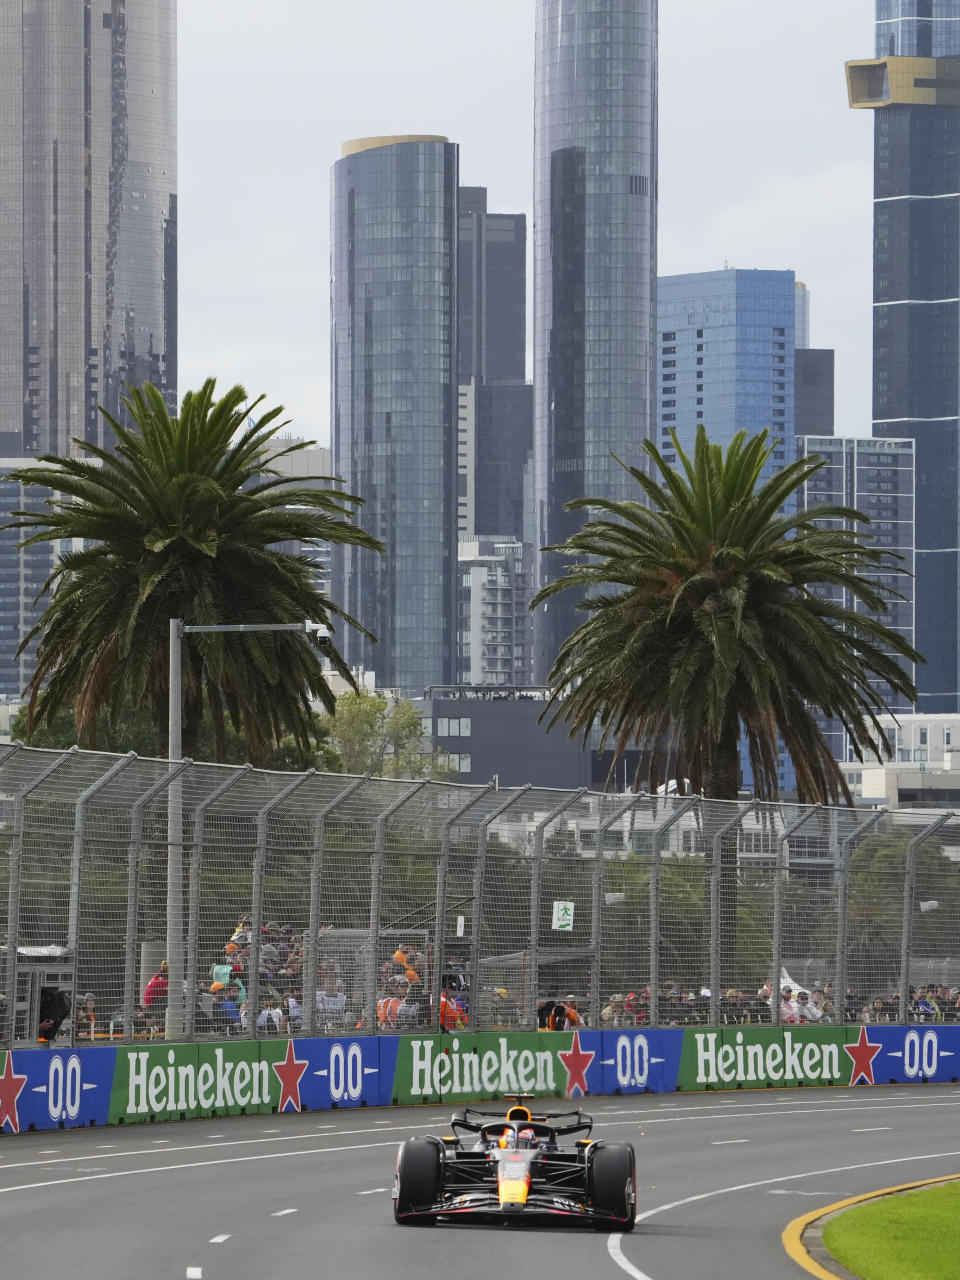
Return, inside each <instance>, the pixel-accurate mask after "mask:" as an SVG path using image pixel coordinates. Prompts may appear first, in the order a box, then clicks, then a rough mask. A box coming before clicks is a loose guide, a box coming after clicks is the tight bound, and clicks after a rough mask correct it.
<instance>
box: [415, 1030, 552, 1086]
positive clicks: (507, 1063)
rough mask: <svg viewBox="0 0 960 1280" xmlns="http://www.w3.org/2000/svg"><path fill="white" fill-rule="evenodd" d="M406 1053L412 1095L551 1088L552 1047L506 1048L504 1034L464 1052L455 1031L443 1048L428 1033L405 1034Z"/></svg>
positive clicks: (508, 1042) (507, 1045)
mask: <svg viewBox="0 0 960 1280" xmlns="http://www.w3.org/2000/svg"><path fill="white" fill-rule="evenodd" d="M410 1055H411V1083H410V1093H411V1095H412V1096H413V1097H414V1098H426V1097H435V1096H436V1095H437V1094H442V1095H443V1096H444V1097H451V1098H452V1097H456V1096H457V1095H458V1094H459V1095H461V1096H462V1097H467V1098H476V1097H480V1096H483V1095H488V1096H489V1095H493V1094H497V1093H553V1092H555V1091H556V1077H555V1062H556V1057H555V1053H554V1051H552V1050H550V1049H511V1048H510V1041H509V1039H508V1037H507V1036H500V1038H499V1044H498V1047H497V1048H496V1049H493V1048H491V1049H486V1050H476V1049H474V1050H469V1051H466V1052H461V1050H460V1040H459V1039H458V1038H457V1037H454V1038H453V1040H452V1041H451V1043H450V1048H449V1050H447V1049H446V1048H445V1046H443V1045H441V1044H439V1043H438V1042H437V1040H436V1039H433V1038H430V1039H423V1040H411V1041H410Z"/></svg>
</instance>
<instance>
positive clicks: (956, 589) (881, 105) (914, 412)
mask: <svg viewBox="0 0 960 1280" xmlns="http://www.w3.org/2000/svg"><path fill="white" fill-rule="evenodd" d="M876 17H877V26H876V30H877V44H876V51H875V52H876V57H875V58H874V59H872V60H870V61H867V62H852V63H849V64H848V66H847V79H848V88H849V93H850V104H851V106H853V107H856V108H861V109H867V110H872V111H873V112H874V115H875V123H874V285H873V289H874V293H873V296H874V302H873V326H874V330H873V434H874V436H876V437H892V438H900V437H902V438H910V439H912V440H913V441H915V444H916V484H917V491H918V492H919V493H922V494H923V497H924V501H923V502H921V503H919V504H918V505H917V511H916V574H917V577H916V584H915V591H916V620H917V629H916V644H917V648H918V649H919V650H920V651H921V653H923V654H924V656H925V657H926V659H927V661H926V663H925V665H922V666H920V667H918V668H917V686H918V689H919V702H918V704H917V709H918V711H920V712H922V713H939V712H944V713H949V712H956V711H958V710H960V445H958V442H960V421H958V415H960V284H958V281H960V0H877V8H876Z"/></svg>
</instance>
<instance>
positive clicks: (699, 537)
mask: <svg viewBox="0 0 960 1280" xmlns="http://www.w3.org/2000/svg"><path fill="white" fill-rule="evenodd" d="M671 438H672V440H673V446H674V449H675V450H676V453H677V457H678V459H679V462H680V469H679V470H674V469H673V468H672V467H671V466H670V465H669V464H668V463H667V462H666V461H665V460H664V458H663V456H662V454H661V453H660V451H659V450H658V449H657V448H656V446H655V445H653V444H652V443H650V442H646V443H645V446H644V448H645V450H646V453H647V454H648V455H649V457H650V459H651V460H652V462H653V464H654V467H655V469H656V471H658V472H659V477H656V475H655V473H654V474H651V475H648V474H646V473H645V472H643V471H641V470H638V469H637V468H634V467H627V468H626V469H627V470H628V471H629V472H630V474H631V475H632V476H633V478H634V480H636V482H637V486H638V488H639V490H640V499H641V500H638V501H626V502H612V501H605V500H603V499H598V498H588V497H585V498H580V499H577V500H576V501H575V502H571V503H570V504H569V506H570V507H571V508H579V509H592V510H593V511H596V512H599V513H601V514H598V515H596V516H594V517H593V518H592V519H590V520H588V522H587V523H586V524H584V525H583V527H582V528H581V529H580V530H579V532H577V533H575V534H573V535H572V536H571V537H570V538H568V539H567V540H566V541H565V542H563V543H561V544H560V545H559V546H557V547H552V548H549V550H556V551H559V552H561V553H562V554H563V555H565V556H569V557H571V558H573V559H574V560H575V563H574V564H573V565H572V566H571V567H570V568H569V569H568V571H567V573H566V574H565V575H564V576H563V577H562V578H559V579H558V580H556V581H555V582H552V583H550V584H549V585H547V586H546V587H544V588H543V590H542V591H540V592H539V594H538V595H537V596H536V598H535V600H534V602H533V604H534V606H535V605H538V604H541V603H543V602H544V601H546V600H549V599H551V598H552V597H553V596H554V595H556V594H557V593H558V592H560V591H567V590H576V591H579V592H582V593H583V598H582V599H581V600H580V602H579V608H581V609H582V610H584V612H585V613H586V614H587V615H588V616H587V618H586V620H585V621H584V622H583V623H582V625H581V626H579V627H578V628H577V629H576V630H575V631H574V632H573V634H572V635H570V636H569V637H568V638H567V640H566V641H565V642H564V643H563V645H562V646H561V648H560V652H559V654H558V655H557V658H556V661H555V663H554V665H553V669H552V671H551V673H550V684H551V686H552V692H551V699H550V704H549V707H548V711H547V715H548V716H551V718H550V725H551V727H552V726H553V725H554V724H556V723H557V722H558V721H560V722H563V723H565V724H566V725H567V726H568V727H569V729H570V735H571V737H575V736H577V735H579V734H582V735H583V736H584V738H586V736H587V735H588V734H589V733H590V732H591V730H592V728H593V726H594V724H595V723H599V726H600V730H601V733H602V737H603V742H604V745H606V744H607V743H608V742H612V744H613V746H614V749H615V754H616V756H619V755H621V754H622V753H623V752H624V751H625V750H626V749H627V747H628V746H629V745H630V744H631V743H636V744H637V745H638V746H639V747H641V748H642V749H645V750H647V751H648V752H649V753H650V774H649V784H650V787H651V790H655V789H656V787H657V786H658V785H659V783H660V782H661V781H662V780H663V779H664V778H665V777H667V776H669V773H668V770H670V769H671V768H672V769H674V770H675V777H676V779H677V783H678V785H679V786H680V788H681V789H682V788H683V785H684V779H687V780H689V782H690V784H691V787H692V789H693V790H694V791H695V792H699V793H700V794H702V795H705V796H708V797H713V798H717V799H728V800H735V799H736V798H737V790H738V782H739V768H738V765H739V759H738V754H739V753H738V747H739V740H740V735H741V732H742V733H743V734H744V736H745V738H746V742H747V747H748V750H749V754H750V762H751V765H752V768H753V776H754V783H755V787H756V795H757V797H758V799H774V798H776V796H777V791H778V787H777V760H778V751H779V742H778V739H779V740H780V741H782V742H783V744H784V746H785V747H786V749H787V751H788V752H789V754H790V757H791V759H792V761H793V764H794V767H795V769H796V775H797V792H798V796H799V798H800V800H801V801H806V802H813V801H820V802H830V801H833V802H836V801H838V800H840V799H841V798H843V799H844V800H846V801H847V803H851V800H850V794H849V791H848V789H847V785H846V782H845V780H844V778H843V775H842V773H841V772H840V769H839V767H838V766H837V763H836V761H835V760H834V759H833V756H832V755H831V753H830V750H829V748H828V745H827V743H826V741H825V739H824V737H823V734H822V733H821V730H820V728H819V726H818V723H817V713H819V714H820V715H822V716H825V717H828V718H831V719H836V720H838V721H839V722H840V723H841V724H842V726H843V728H844V729H845V730H846V733H847V734H848V736H849V740H850V742H851V744H852V746H853V749H854V751H855V753H856V755H857V757H858V758H859V759H861V760H862V758H863V753H864V752H865V751H870V752H873V753H874V754H875V755H876V756H877V758H878V759H880V758H881V754H880V752H881V745H882V746H886V739H885V735H884V733H883V729H882V727H881V725H880V722H879V718H878V717H879V715H880V714H882V713H883V712H884V711H886V710H888V705H887V697H888V696H889V693H890V691H893V692H894V693H896V694H898V695H900V696H902V697H904V698H906V699H907V700H908V701H910V702H913V701H915V700H916V690H915V688H914V685H913V681H912V680H911V678H910V676H909V675H908V674H907V672H906V671H905V670H904V667H903V666H902V665H901V663H900V662H899V661H898V659H905V660H906V662H907V663H908V664H909V663H914V662H921V661H923V659H922V657H921V656H920V654H918V653H917V652H916V650H915V649H913V648H912V646H911V645H909V644H908V643H907V641H906V640H905V639H904V638H903V637H902V636H901V635H898V634H897V633H896V632H894V631H892V630H890V629H889V628H888V627H887V626H885V625H884V624H883V622H882V621H881V620H880V616H881V615H882V614H883V613H885V612H886V610H887V606H888V600H890V599H891V598H901V597H899V596H898V594H897V593H896V592H894V591H892V590H891V589H890V588H888V587H884V586H882V585H881V584H880V583H878V582H877V581H876V578H875V575H876V574H877V573H878V572H881V571H882V572H883V573H884V574H887V575H889V574H890V573H891V572H902V571H903V570H901V569H900V566H899V564H898V563H897V561H898V560H899V557H895V556H893V555H892V554H891V553H889V552H885V551H883V550H881V549H880V548H879V547H877V546H875V545H874V544H873V542H872V539H871V538H870V537H869V535H866V534H864V533H863V532H861V530H860V529H859V528H857V526H858V525H860V524H866V523H868V521H867V518H866V517H865V516H864V515H862V514H861V513H860V512H858V511H855V510H852V509H850V508H846V507H840V506H832V505H820V506H816V507H808V508H807V509H805V510H797V511H796V512H794V511H792V510H791V509H790V508H791V507H792V506H793V504H795V502H796V495H797V491H798V490H799V489H800V488H801V486H802V485H803V484H804V483H805V482H806V481H807V480H809V478H810V477H811V476H812V475H813V474H814V472H816V471H817V470H819V469H820V467H821V466H822V465H823V461H822V460H821V459H816V458H808V459H803V460H800V461H796V462H793V463H791V464H789V465H788V466H786V467H784V468H783V469H782V470H781V471H779V472H778V473H777V474H776V475H774V476H773V478H772V479H770V480H767V481H766V482H761V478H760V477H761V471H762V468H763V466H764V464H765V463H766V462H767V460H768V459H769V458H770V455H771V453H772V452H773V446H768V445H767V432H766V431H764V432H761V433H760V434H759V435H756V436H753V437H750V438H748V437H747V434H746V432H740V433H739V434H738V435H737V436H736V437H735V438H734V439H733V440H732V441H731V443H730V445H729V447H728V449H727V451H726V454H725V455H724V452H723V450H722V449H721V448H720V447H719V446H717V445H711V444H710V443H709V441H708V439H707V434H706V431H705V430H704V428H703V427H702V426H701V427H699V428H698V431H697V440H696V446H695V450H694V455H693V458H692V459H691V458H690V457H688V456H687V454H685V453H684V451H683V450H682V449H681V447H680V445H679V442H678V441H677V438H676V436H675V435H674V433H673V432H671ZM622 465H624V464H622ZM826 522H829V525H830V526H831V527H824V525H825V523H826ZM845 601H846V603H845Z"/></svg>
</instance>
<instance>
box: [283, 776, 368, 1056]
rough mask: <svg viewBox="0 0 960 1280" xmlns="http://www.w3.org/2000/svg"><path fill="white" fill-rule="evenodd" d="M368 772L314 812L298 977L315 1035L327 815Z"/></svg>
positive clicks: (307, 1027)
mask: <svg viewBox="0 0 960 1280" xmlns="http://www.w3.org/2000/svg"><path fill="white" fill-rule="evenodd" d="M369 778H370V774H369V773H367V774H364V776H363V777H362V778H357V779H355V780H354V781H353V782H352V783H351V784H350V785H349V786H348V787H345V788H344V789H343V791H341V792H340V794H339V795H338V796H336V797H335V798H334V799H333V800H331V801H330V803H329V804H327V805H324V807H323V808H322V809H321V810H320V812H319V814H318V815H317V819H316V822H315V823H314V827H313V856H312V857H311V859H310V904H309V916H308V922H307V936H306V940H305V946H304V949H303V969H302V971H301V977H302V979H303V987H302V990H301V992H300V995H301V997H302V1000H303V1004H302V1006H301V1008H302V1012H303V1030H304V1034H305V1035H307V1036H312V1035H315V1034H316V1030H317V968H318V966H319V963H320V953H319V941H320V892H321V885H322V883H323V854H324V847H325V845H326V838H327V818H328V817H329V816H330V814H331V813H333V811H334V810H335V809H337V808H339V806H340V805H341V804H343V803H344V801H346V800H348V799H349V798H350V797H351V796H352V795H353V794H354V792H356V791H358V790H359V789H360V787H362V786H363V784H364V783H365V782H367V781H369Z"/></svg>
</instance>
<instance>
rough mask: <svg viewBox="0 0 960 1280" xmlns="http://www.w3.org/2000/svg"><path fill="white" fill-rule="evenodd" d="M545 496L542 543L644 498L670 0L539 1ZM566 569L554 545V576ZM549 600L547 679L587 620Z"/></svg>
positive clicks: (539, 300) (538, 465)
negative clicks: (598, 513)
mask: <svg viewBox="0 0 960 1280" xmlns="http://www.w3.org/2000/svg"><path fill="white" fill-rule="evenodd" d="M535 94H536V109H535V126H534V127H535V170H534V388H535V391H534V396H535V410H534V413H535V426H534V471H535V480H534V489H535V492H534V502H535V529H536V536H537V540H538V544H539V545H540V546H544V545H546V544H548V543H556V542H558V541H562V540H563V539H564V538H565V537H567V536H568V535H569V534H570V533H572V532H574V531H575V530H576V528H577V527H578V526H579V524H580V523H581V520H582V517H581V516H579V515H578V514H574V513H570V512H565V511H564V504H565V503H566V502H568V501H569V500H570V499H571V498H579V497H583V496H585V495H586V496H599V497H604V498H612V499H620V498H625V497H628V496H634V494H635V492H636V486H635V483H634V482H633V481H632V480H631V479H630V478H629V476H628V475H627V474H626V473H625V472H624V471H623V469H622V468H621V467H620V466H619V465H618V464H617V463H616V462H615V461H614V459H613V458H612V457H611V454H616V455H618V456H619V457H620V458H622V459H624V461H627V462H637V461H638V460H639V457H640V446H641V442H642V441H643V440H644V439H645V438H647V437H652V436H653V435H654V434H655V430H656V410H655V402H654V368H655V367H654V332H655V325H656V299H655V294H656V235H657V0H604V3H602V4H598V3H596V0H537V34H536V88H535ZM562 572H563V562H562V559H561V558H560V557H558V556H556V555H547V556H541V557H540V558H539V565H538V580H539V583H540V584H541V585H542V584H543V583H545V582H547V581H550V580H551V579H553V578H555V577H556V576H558V575H559V574H560V573H562ZM569 594H570V593H563V594H562V595H561V596H559V597H557V598H556V599H554V600H552V601H550V603H549V605H548V606H547V607H546V608H544V607H541V608H540V609H538V610H537V615H536V619H535V622H536V635H537V639H536V666H537V671H538V677H539V678H541V679H542V678H543V676H544V674H545V672H546V671H547V670H548V669H549V667H550V665H551V663H552V661H553V659H554V657H555V655H556V652H557V649H558V647H559V645H560V643H561V642H562V641H563V640H564V639H565V638H566V636H567V635H569V633H570V632H571V631H572V630H573V629H574V627H575V626H576V625H577V624H578V621H580V619H579V618H578V615H577V611H576V610H575V608H574V601H573V600H572V599H569V598H567V597H568V596H569Z"/></svg>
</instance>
